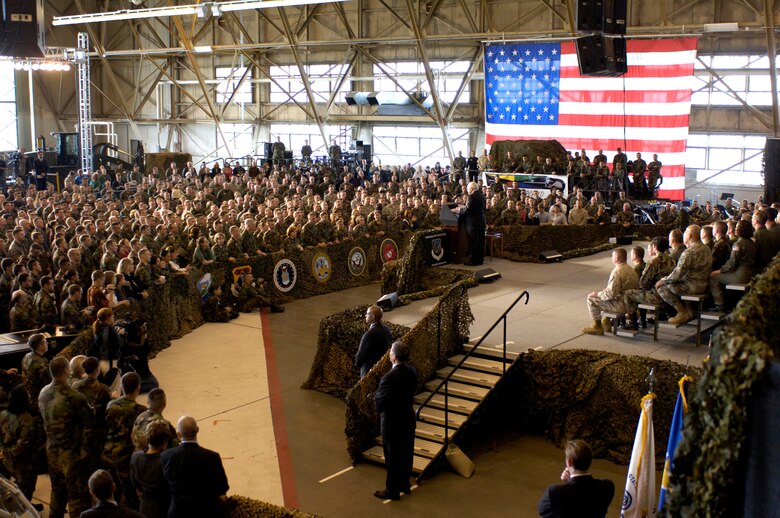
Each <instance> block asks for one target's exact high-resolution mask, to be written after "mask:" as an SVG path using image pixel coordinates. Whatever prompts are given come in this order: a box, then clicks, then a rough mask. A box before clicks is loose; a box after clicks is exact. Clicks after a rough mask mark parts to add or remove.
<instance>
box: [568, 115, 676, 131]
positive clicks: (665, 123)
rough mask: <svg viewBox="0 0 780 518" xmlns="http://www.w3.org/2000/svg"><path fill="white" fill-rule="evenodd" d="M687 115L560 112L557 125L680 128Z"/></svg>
mask: <svg viewBox="0 0 780 518" xmlns="http://www.w3.org/2000/svg"><path fill="white" fill-rule="evenodd" d="M689 118H690V116H689V115H630V114H627V115H581V114H568V113H562V114H560V115H559V116H558V125H559V126H606V127H620V128H622V127H628V128H681V127H684V126H687V125H688V119H689Z"/></svg>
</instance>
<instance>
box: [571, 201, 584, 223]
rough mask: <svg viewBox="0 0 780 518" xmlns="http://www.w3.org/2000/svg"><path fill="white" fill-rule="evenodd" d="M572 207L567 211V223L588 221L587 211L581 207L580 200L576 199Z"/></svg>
mask: <svg viewBox="0 0 780 518" xmlns="http://www.w3.org/2000/svg"><path fill="white" fill-rule="evenodd" d="M574 203H575V205H574V208H573V209H571V210H570V211H569V225H585V224H587V223H588V211H587V210H585V209H584V208H583V207H582V202H581V201H580V200H576V201H575V202H574Z"/></svg>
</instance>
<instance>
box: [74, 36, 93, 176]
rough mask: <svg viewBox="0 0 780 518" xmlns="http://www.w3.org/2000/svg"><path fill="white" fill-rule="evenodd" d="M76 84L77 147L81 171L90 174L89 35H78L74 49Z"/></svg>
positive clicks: (90, 99)
mask: <svg viewBox="0 0 780 518" xmlns="http://www.w3.org/2000/svg"><path fill="white" fill-rule="evenodd" d="M76 82H77V85H78V99H79V145H80V147H81V169H82V171H84V172H92V96H91V94H90V82H89V35H88V34H87V33H85V32H80V33H79V34H78V47H77V48H76Z"/></svg>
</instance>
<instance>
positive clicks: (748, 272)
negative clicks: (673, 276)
mask: <svg viewBox="0 0 780 518" xmlns="http://www.w3.org/2000/svg"><path fill="white" fill-rule="evenodd" d="M736 233H737V237H738V239H737V242H736V243H734V246H733V247H731V255H730V256H729V259H728V261H726V264H724V265H723V267H721V268H720V269H719V270H715V271H713V272H712V273H711V274H710V293H712V300H713V302H714V304H715V305H714V307H713V308H712V309H713V310H715V311H718V312H720V311H721V310H722V309H723V304H724V302H725V299H724V294H723V286H725V285H726V284H747V283H749V282H750V279H752V278H753V275H754V274H755V273H756V259H757V257H758V247H757V246H756V244H755V243H754V242H753V240H752V239H751V238H752V237H753V227H752V226H751V225H750V222H749V221H747V220H744V219H742V220H739V221H738V222H737V228H736Z"/></svg>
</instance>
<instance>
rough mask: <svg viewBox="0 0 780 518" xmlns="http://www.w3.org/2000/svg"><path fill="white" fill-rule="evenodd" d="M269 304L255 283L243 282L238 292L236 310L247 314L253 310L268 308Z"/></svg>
mask: <svg viewBox="0 0 780 518" xmlns="http://www.w3.org/2000/svg"><path fill="white" fill-rule="evenodd" d="M270 305H271V302H270V301H269V300H268V297H266V296H265V294H264V293H263V290H262V288H260V287H259V286H257V283H256V282H251V283H249V282H245V283H243V284H242V285H241V288H239V290H238V310H239V311H241V312H242V313H248V312H250V311H252V310H254V309H257V308H262V307H266V306H270Z"/></svg>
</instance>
